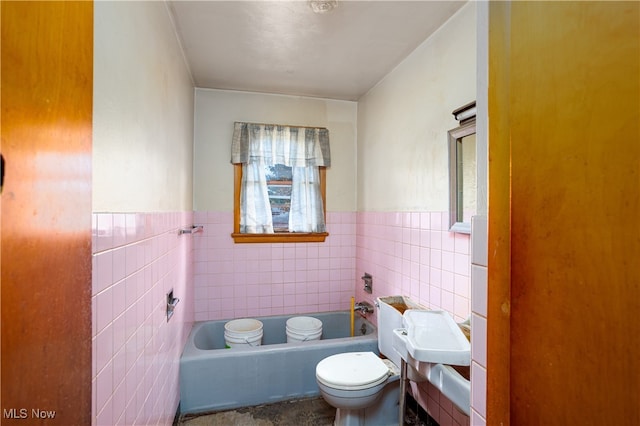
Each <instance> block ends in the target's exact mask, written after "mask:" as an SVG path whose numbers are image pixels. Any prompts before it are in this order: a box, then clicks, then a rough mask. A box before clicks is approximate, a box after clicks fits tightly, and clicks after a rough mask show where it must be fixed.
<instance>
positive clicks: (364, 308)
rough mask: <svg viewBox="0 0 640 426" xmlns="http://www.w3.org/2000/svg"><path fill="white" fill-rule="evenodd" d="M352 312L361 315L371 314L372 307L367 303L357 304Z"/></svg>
mask: <svg viewBox="0 0 640 426" xmlns="http://www.w3.org/2000/svg"><path fill="white" fill-rule="evenodd" d="M353 310H354V311H360V313H362V314H372V313H373V306H372V305H371V303H369V302H358V303H356V304H355V306H354V307H353Z"/></svg>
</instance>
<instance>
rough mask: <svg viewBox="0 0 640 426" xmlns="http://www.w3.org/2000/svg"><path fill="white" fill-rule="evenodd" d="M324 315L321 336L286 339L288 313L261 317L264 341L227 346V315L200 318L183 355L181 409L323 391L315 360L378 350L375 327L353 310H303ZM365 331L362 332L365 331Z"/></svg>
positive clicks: (245, 403) (235, 405)
mask: <svg viewBox="0 0 640 426" xmlns="http://www.w3.org/2000/svg"><path fill="white" fill-rule="evenodd" d="M300 315H304V316H311V317H314V318H318V319H319V320H321V321H322V338H321V340H313V341H308V342H304V343H286V342H287V336H286V331H285V324H286V321H287V319H289V318H291V317H294V316H298V315H279V316H270V317H259V318H256V319H259V320H260V321H262V323H263V327H264V329H263V338H262V345H260V346H255V347H242V348H231V349H225V341H224V324H225V323H226V322H227V320H220V321H206V322H196V323H195V324H194V326H193V328H192V330H191V333H190V334H189V338H188V339H187V343H186V345H185V348H184V351H183V353H182V357H181V358H180V412H181V413H198V412H205V411H216V410H224V409H230V408H238V407H247V406H251V405H259V404H265V403H271V402H278V401H286V400H290V399H297V398H302V397H310V396H317V395H320V390H319V389H318V385H317V383H316V375H315V371H316V364H318V362H320V361H321V360H322V359H324V358H326V357H328V356H330V355H334V354H337V353H341V352H359V351H371V352H375V353H379V352H378V334H377V329H376V327H375V326H374V325H373V324H371V323H370V322H369V321H367V320H365V319H363V318H361V317H360V316H359V315H356V320H355V333H354V334H355V337H350V313H349V311H338V312H321V313H314V314H300ZM363 333H364V334H363Z"/></svg>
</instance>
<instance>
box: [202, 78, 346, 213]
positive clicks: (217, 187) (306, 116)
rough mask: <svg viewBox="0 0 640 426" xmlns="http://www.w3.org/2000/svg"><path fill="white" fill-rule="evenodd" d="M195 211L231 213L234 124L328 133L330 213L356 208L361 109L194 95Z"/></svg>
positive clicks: (260, 96) (302, 100)
mask: <svg viewBox="0 0 640 426" xmlns="http://www.w3.org/2000/svg"><path fill="white" fill-rule="evenodd" d="M195 113H196V118H195V134H194V141H195V142H194V196H193V200H194V210H199V211H232V210H233V166H232V164H231V162H230V159H231V137H232V135H233V123H234V122H235V121H246V122H254V123H273V124H288V125H297V126H317V127H326V128H328V129H329V137H330V144H331V167H329V168H328V169H327V206H326V209H327V211H355V208H356V201H355V200H356V197H355V194H356V119H357V104H356V103H355V102H349V101H336V100H328V99H318V98H307V97H299V96H284V95H273V94H264V93H251V92H235V91H226V90H210V89H196V107H195Z"/></svg>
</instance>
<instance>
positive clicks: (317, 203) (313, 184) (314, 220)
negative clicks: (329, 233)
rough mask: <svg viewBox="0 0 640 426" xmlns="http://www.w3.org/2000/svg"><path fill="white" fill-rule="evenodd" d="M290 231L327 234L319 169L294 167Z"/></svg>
mask: <svg viewBox="0 0 640 426" xmlns="http://www.w3.org/2000/svg"><path fill="white" fill-rule="evenodd" d="M292 172H293V184H292V188H291V210H290V211H289V231H291V232H325V230H326V227H325V222H324V207H323V205H322V194H321V193H320V173H319V172H318V168H317V167H293V168H292Z"/></svg>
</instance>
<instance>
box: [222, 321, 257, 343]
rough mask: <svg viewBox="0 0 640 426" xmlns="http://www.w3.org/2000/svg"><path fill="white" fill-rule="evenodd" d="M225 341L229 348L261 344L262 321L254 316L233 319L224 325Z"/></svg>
mask: <svg viewBox="0 0 640 426" xmlns="http://www.w3.org/2000/svg"><path fill="white" fill-rule="evenodd" d="M224 342H225V345H226V347H227V348H242V347H250V346H260V345H261V344H262V321H258V320H257V319H252V318H242V319H236V320H231V321H229V322H227V323H226V324H225V325H224Z"/></svg>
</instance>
